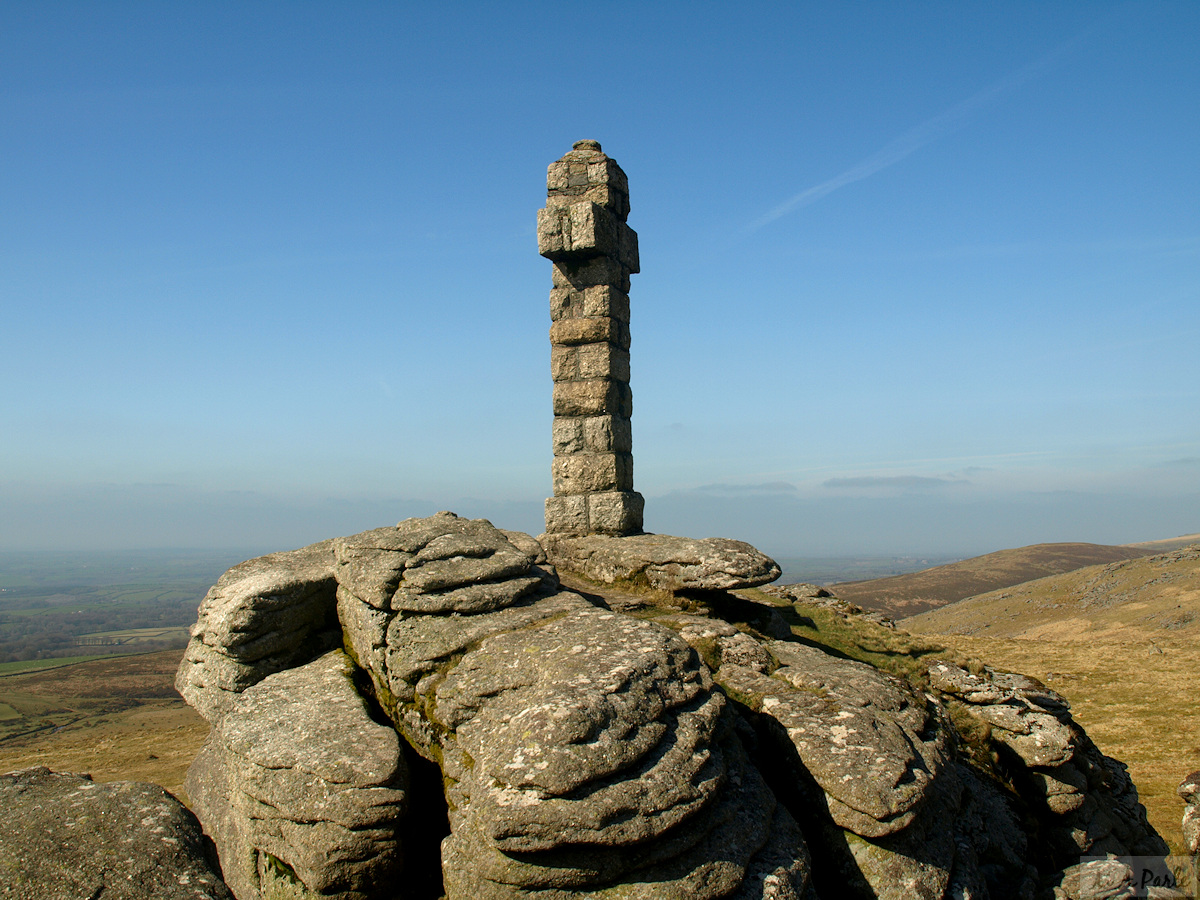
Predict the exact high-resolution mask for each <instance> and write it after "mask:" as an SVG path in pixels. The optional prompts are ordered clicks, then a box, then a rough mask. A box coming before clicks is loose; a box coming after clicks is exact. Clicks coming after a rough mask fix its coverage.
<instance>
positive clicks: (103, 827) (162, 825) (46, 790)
mask: <svg viewBox="0 0 1200 900" xmlns="http://www.w3.org/2000/svg"><path fill="white" fill-rule="evenodd" d="M214 862H215V861H213V860H210V858H209V855H208V853H207V852H206V850H205V845H204V835H203V833H202V832H201V830H200V825H199V823H198V822H197V821H196V817H195V816H193V815H192V814H191V813H190V812H188V810H187V808H186V807H185V806H184V805H183V804H182V803H180V802H179V801H178V800H176V799H175V798H174V797H172V796H171V795H170V794H168V793H167V792H166V791H164V790H163V789H162V788H161V787H159V786H158V785H156V784H140V783H137V782H129V781H117V782H109V783H107V784H95V783H94V782H92V780H91V778H90V777H89V776H86V775H73V774H62V773H57V772H52V771H50V769H47V768H46V767H44V766H39V767H37V768H33V769H25V770H23V771H20V772H12V773H10V774H8V775H0V897H3V898H11V900H33V898H38V900H76V898H93V897H103V898H106V900H107V898H112V900H233V895H232V894H230V892H229V890H228V888H227V887H226V886H225V884H224V882H222V880H221V876H220V870H219V869H218V868H217V866H216V865H214Z"/></svg>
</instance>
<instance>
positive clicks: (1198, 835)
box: [1179, 771, 1200, 854]
mask: <svg viewBox="0 0 1200 900" xmlns="http://www.w3.org/2000/svg"><path fill="white" fill-rule="evenodd" d="M1179 796H1180V797H1182V798H1183V802H1184V803H1186V804H1187V808H1186V809H1185V810H1184V812H1183V843H1184V846H1185V847H1187V849H1188V852H1189V853H1196V854H1200V771H1198V772H1193V773H1192V774H1191V775H1189V776H1188V777H1187V778H1185V779H1183V783H1182V784H1180V785H1179Z"/></svg>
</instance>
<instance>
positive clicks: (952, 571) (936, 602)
mask: <svg viewBox="0 0 1200 900" xmlns="http://www.w3.org/2000/svg"><path fill="white" fill-rule="evenodd" d="M1157 552H1161V551H1160V550H1159V549H1157V548H1153V549H1148V548H1145V547H1138V546H1113V545H1108V544H1083V543H1063V544H1031V545H1030V546H1028V547H1017V548H1015V549H1012V550H998V551H996V552H995V553H987V554H984V555H983V556H975V557H972V558H971V559H964V560H960V561H958V562H954V563H948V564H946V565H942V566H934V567H932V568H929V569H923V570H921V571H920V572H911V573H909V574H906V575H893V576H891V577H889V578H875V579H871V580H869V581H847V582H841V583H839V584H834V585H831V586H830V590H831V591H832V592H833V593H834V594H836V595H837V596H838V597H840V598H841V599H843V600H848V601H850V602H851V603H857V604H858V605H859V606H861V607H863V608H864V609H870V610H875V611H876V612H882V613H885V614H887V615H889V616H891V617H892V618H895V619H901V618H905V617H907V616H914V615H917V614H918V613H923V612H926V611H927V610H931V609H937V608H939V607H942V606H945V605H946V604H948V603H954V602H956V601H958V600H962V599H964V598H966V597H973V596H975V595H976V594H982V593H985V592H987V591H994V590H997V589H1000V588H1006V587H1009V586H1010V585H1014V584H1021V583H1022V582H1026V581H1031V580H1033V579H1035V578H1042V577H1044V576H1047V575H1057V574H1059V573H1062V572H1071V571H1074V570H1075V569H1081V568H1083V567H1085V566H1093V565H1098V564H1101V563H1113V562H1119V561H1121V560H1126V559H1136V558H1137V557H1140V556H1147V555H1149V554H1151V553H1157Z"/></svg>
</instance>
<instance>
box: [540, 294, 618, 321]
mask: <svg viewBox="0 0 1200 900" xmlns="http://www.w3.org/2000/svg"><path fill="white" fill-rule="evenodd" d="M576 316H601V317H606V318H610V319H619V320H620V321H621V322H623V323H625V324H626V325H628V324H629V295H628V294H626V293H624V292H622V291H619V290H617V289H616V288H614V287H612V286H611V285H607V284H599V285H596V286H594V287H589V288H584V289H583V290H576V289H574V288H570V287H556V288H553V289H552V290H551V291H550V319H551V321H554V322H557V321H558V320H559V319H566V318H572V317H576Z"/></svg>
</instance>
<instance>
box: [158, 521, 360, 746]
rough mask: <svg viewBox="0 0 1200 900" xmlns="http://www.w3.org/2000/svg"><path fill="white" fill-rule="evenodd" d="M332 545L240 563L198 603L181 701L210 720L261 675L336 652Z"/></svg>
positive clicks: (179, 680) (182, 670)
mask: <svg viewBox="0 0 1200 900" xmlns="http://www.w3.org/2000/svg"><path fill="white" fill-rule="evenodd" d="M334 566H335V560H334V555H333V542H332V541H322V542H321V543H318V544H312V545H311V546H308V547H303V548H301V549H299V550H291V551H288V552H283V553H271V554H269V555H267V556H260V557H258V558H256V559H250V560H247V561H246V562H243V563H239V564H238V565H236V566H234V567H233V568H231V569H230V570H229V571H227V572H226V573H225V574H224V575H222V576H221V577H220V579H219V580H218V581H217V583H216V584H215V585H213V587H212V588H211V589H210V590H209V592H208V593H207V594H206V595H205V597H204V600H203V601H201V603H200V611H199V615H198V616H197V619H196V623H195V624H194V625H193V626H192V629H191V640H190V641H189V642H188V646H187V650H186V651H185V653H184V657H183V662H182V663H181V664H180V666H179V672H178V674H177V675H176V678H175V687H176V689H177V690H178V691H179V693H180V694H182V695H183V698H184V699H185V700H186V701H187V702H188V703H189V704H190V705H191V706H192V707H193V708H194V709H195V710H196V711H197V712H199V713H200V714H201V715H202V716H204V717H205V718H206V719H208V720H209V721H210V722H215V721H218V720H219V719H220V718H221V717H222V716H223V715H224V714H225V713H226V712H227V711H228V710H229V708H230V706H231V705H232V703H233V701H234V699H235V698H236V697H237V695H238V694H240V693H241V692H242V691H244V690H245V689H246V688H248V687H250V686H251V685H254V684H257V683H258V682H260V681H262V680H263V679H264V678H266V677H267V676H268V675H272V674H274V673H275V672H281V671H284V670H286V669H290V668H293V667H295V666H298V665H303V664H304V663H307V662H309V661H310V660H312V659H315V658H316V657H318V656H320V655H321V654H322V653H325V652H328V651H329V650H332V649H333V648H334V647H337V646H338V645H339V644H340V642H341V640H340V637H341V636H340V634H339V631H338V627H337V619H336V601H335V591H336V587H337V582H336V580H335V578H334Z"/></svg>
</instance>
